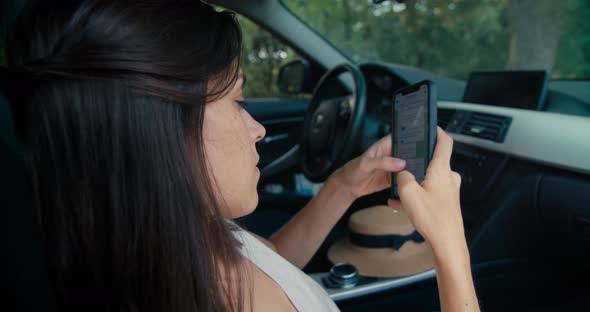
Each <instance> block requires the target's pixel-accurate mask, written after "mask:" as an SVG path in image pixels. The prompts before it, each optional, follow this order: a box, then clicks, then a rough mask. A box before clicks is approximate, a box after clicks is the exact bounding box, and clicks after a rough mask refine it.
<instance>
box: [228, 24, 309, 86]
mask: <svg viewBox="0 0 590 312" xmlns="http://www.w3.org/2000/svg"><path fill="white" fill-rule="evenodd" d="M236 16H237V18H238V21H239V22H240V26H241V27H242V35H243V47H242V70H243V71H244V74H245V75H246V84H245V86H244V96H246V97H276V96H286V95H287V94H282V93H281V92H280V91H279V89H278V87H277V76H278V73H279V68H280V67H281V66H282V65H284V64H286V63H288V62H290V61H293V60H296V59H301V57H300V56H299V55H298V54H297V53H296V52H295V51H294V50H293V49H291V48H290V47H289V46H288V45H286V44H284V43H282V42H281V41H280V40H278V39H277V38H276V37H275V36H274V35H273V34H271V33H270V32H268V31H267V30H265V29H264V28H262V27H260V26H258V25H257V24H255V23H254V22H252V21H250V20H249V19H247V18H245V17H243V16H241V15H239V14H236ZM290 96H292V95H290Z"/></svg>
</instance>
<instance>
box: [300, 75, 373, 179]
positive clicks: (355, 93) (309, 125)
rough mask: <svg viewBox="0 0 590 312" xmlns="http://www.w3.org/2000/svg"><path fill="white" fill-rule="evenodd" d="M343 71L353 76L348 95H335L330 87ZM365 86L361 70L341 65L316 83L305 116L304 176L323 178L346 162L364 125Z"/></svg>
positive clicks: (335, 82)
mask: <svg viewBox="0 0 590 312" xmlns="http://www.w3.org/2000/svg"><path fill="white" fill-rule="evenodd" d="M342 74H349V75H350V76H351V78H352V82H353V84H352V87H353V88H352V90H351V94H349V95H345V96H337V97H334V96H333V93H332V92H331V90H332V88H331V86H334V85H335V84H337V83H338V80H337V79H338V78H339V77H340V76H341V75H342ZM366 102H367V89H366V84H365V78H364V76H363V74H362V72H361V71H360V69H359V68H358V67H356V66H354V65H352V64H341V65H338V66H336V67H334V68H333V69H331V70H330V71H328V72H327V73H326V74H325V75H324V76H323V77H322V78H321V79H320V82H319V83H318V85H317V86H316V88H315V90H314V92H313V95H312V97H311V100H310V102H309V106H308V108H307V112H306V114H305V119H304V125H303V127H304V129H303V138H302V141H301V160H300V165H301V169H302V171H303V174H304V175H305V177H307V178H308V179H309V180H311V181H313V182H320V181H324V180H325V179H326V178H327V177H328V176H329V175H330V173H332V172H333V171H334V170H336V169H337V168H338V167H340V166H342V165H343V164H344V163H346V161H348V160H349V159H350V158H351V157H352V154H353V152H354V150H355V147H356V146H357V144H358V140H359V136H360V134H361V131H362V127H363V120H364V116H365V106H366Z"/></svg>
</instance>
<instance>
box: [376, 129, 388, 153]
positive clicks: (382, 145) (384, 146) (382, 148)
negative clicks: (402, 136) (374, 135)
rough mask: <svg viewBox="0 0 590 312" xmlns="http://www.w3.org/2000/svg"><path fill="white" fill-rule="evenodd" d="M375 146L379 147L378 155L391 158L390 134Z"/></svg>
mask: <svg viewBox="0 0 590 312" xmlns="http://www.w3.org/2000/svg"><path fill="white" fill-rule="evenodd" d="M376 145H377V146H378V147H379V154H380V155H383V156H391V134H389V135H386V136H384V137H382V138H381V139H379V141H377V143H376Z"/></svg>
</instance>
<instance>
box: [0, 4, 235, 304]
mask: <svg viewBox="0 0 590 312" xmlns="http://www.w3.org/2000/svg"><path fill="white" fill-rule="evenodd" d="M240 47H241V34H240V29H239V25H238V24H237V22H236V20H235V18H234V16H233V15H232V14H231V13H228V12H217V11H216V10H215V9H214V8H213V7H211V6H209V5H207V4H204V3H202V2H200V1H198V0H174V1H172V0H167V1H156V0H141V1H130V0H93V1H90V0H89V1H74V0H60V1H46V0H39V1H34V2H32V3H31V4H30V5H28V6H27V7H26V8H25V9H24V10H23V12H22V13H21V14H20V16H19V18H18V19H17V21H16V24H15V26H14V28H13V31H12V33H11V34H10V36H9V37H8V40H7V45H6V62H7V66H8V68H11V69H12V70H11V72H12V73H14V76H13V77H12V78H13V79H12V80H11V81H12V82H13V83H12V86H11V87H6V86H5V87H6V89H7V90H9V99H10V102H11V108H12V111H13V115H14V119H15V127H16V129H17V137H18V138H19V142H20V144H21V147H22V150H23V155H24V158H25V162H26V164H27V175H28V180H29V182H30V186H31V190H32V193H33V195H34V202H35V203H34V206H35V208H36V210H35V211H36V216H37V222H38V224H39V227H40V230H41V233H42V236H43V243H44V247H45V253H46V255H47V267H48V270H49V276H50V282H51V283H52V285H53V286H54V289H55V291H56V292H55V298H56V299H57V300H56V301H57V304H58V307H59V308H60V310H69V309H73V308H76V309H81V310H83V311H99V310H100V311H203V310H207V311H221V310H241V305H242V303H243V294H244V290H243V289H244V287H242V283H243V282H244V281H243V274H242V273H241V272H238V270H239V268H240V265H241V263H242V262H241V261H242V258H241V256H240V254H239V250H238V247H239V246H238V242H237V241H236V240H235V238H234V237H233V235H232V233H231V229H230V228H229V226H228V225H227V223H226V222H224V220H223V218H222V217H221V215H220V211H219V209H218V206H219V204H218V202H217V199H216V198H215V197H214V194H215V193H214V192H213V190H212V184H211V183H210V178H209V173H208V171H207V166H206V160H205V154H204V148H203V144H204V143H203V140H202V125H203V114H204V108H205V104H206V102H208V101H210V100H213V99H215V98H219V97H220V96H223V95H224V94H226V92H227V91H228V90H229V89H231V87H232V86H233V85H234V84H235V82H236V80H237V75H238V69H239V54H240ZM5 82H6V80H5Z"/></svg>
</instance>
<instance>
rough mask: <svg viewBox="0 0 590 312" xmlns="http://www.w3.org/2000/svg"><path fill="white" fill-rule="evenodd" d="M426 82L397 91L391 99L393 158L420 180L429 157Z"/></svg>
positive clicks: (422, 178)
mask: <svg viewBox="0 0 590 312" xmlns="http://www.w3.org/2000/svg"><path fill="white" fill-rule="evenodd" d="M428 92H429V90H428V85H426V84H421V85H419V86H418V88H416V89H413V90H409V91H408V92H407V93H405V92H399V93H397V94H396V96H395V98H394V113H393V133H392V141H393V142H392V143H393V157H397V158H401V159H403V160H405V161H406V170H408V171H410V172H411V173H412V174H414V176H415V177H416V181H418V183H420V182H422V180H424V176H425V175H426V168H427V166H428V159H429V151H428V147H429V142H428V138H429V133H428V127H429V124H430V122H429V120H428V116H429V114H428V109H429V106H428V101H429V97H428Z"/></svg>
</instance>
